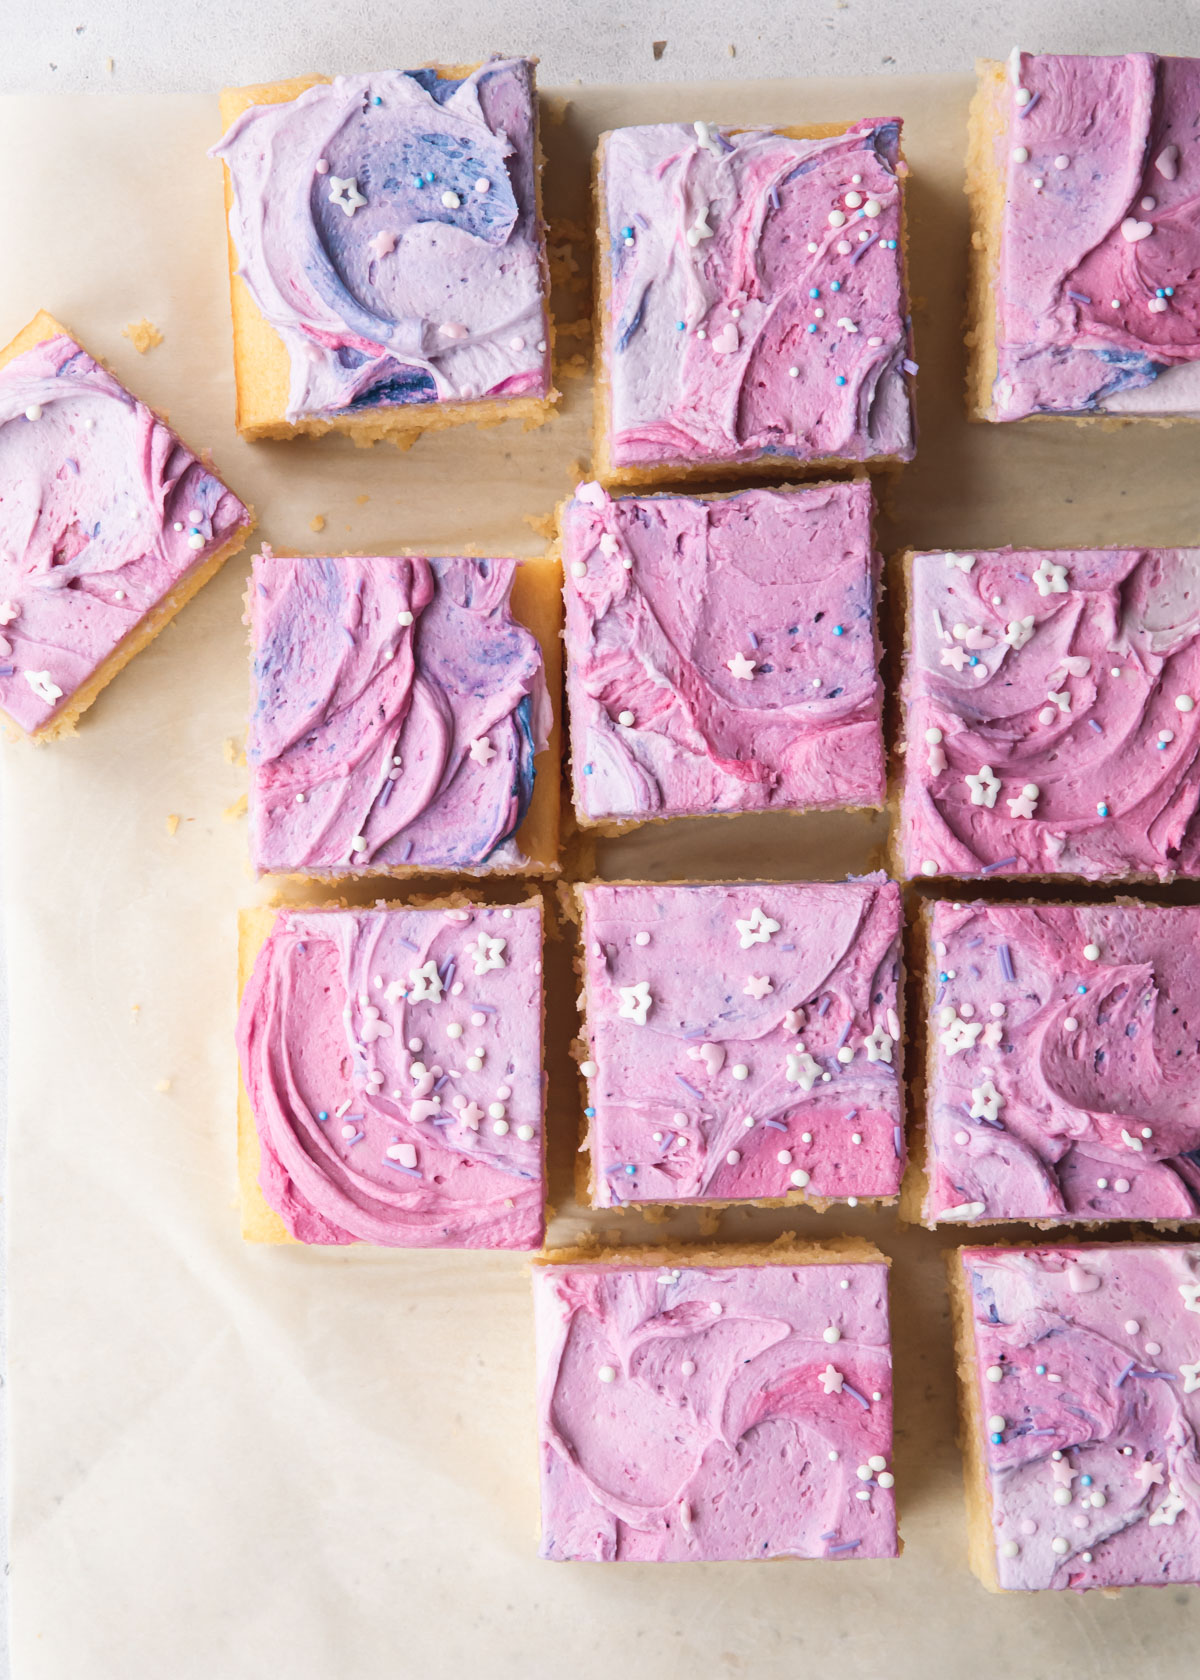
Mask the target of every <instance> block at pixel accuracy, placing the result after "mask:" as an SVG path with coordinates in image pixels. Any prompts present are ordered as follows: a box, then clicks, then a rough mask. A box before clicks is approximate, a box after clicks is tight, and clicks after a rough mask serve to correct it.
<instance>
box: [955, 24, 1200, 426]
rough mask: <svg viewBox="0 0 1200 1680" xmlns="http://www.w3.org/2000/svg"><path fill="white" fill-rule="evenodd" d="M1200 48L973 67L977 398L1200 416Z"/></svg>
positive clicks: (1001, 414) (977, 408)
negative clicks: (1180, 53) (1191, 52)
mask: <svg viewBox="0 0 1200 1680" xmlns="http://www.w3.org/2000/svg"><path fill="white" fill-rule="evenodd" d="M1198 106H1200V58H1160V57H1158V55H1157V54H1155V53H1124V54H1121V55H1119V56H1117V57H1107V58H1105V57H1096V58H1089V57H1084V56H1082V55H1074V54H1060V53H1023V52H1014V53H1013V55H1012V57H1011V58H1010V59H1009V61H1008V63H1007V64H997V63H983V64H980V65H979V91H978V94H977V95H976V98H975V101H974V103H973V105H972V107H971V141H970V152H969V156H968V164H967V192H968V194H969V196H970V199H971V218H972V224H973V232H972V247H973V249H972V279H971V287H970V300H971V301H970V332H969V334H968V338H967V342H968V345H969V346H970V348H971V366H970V373H969V376H968V389H969V407H970V411H971V415H972V418H974V419H976V420H1023V419H1025V418H1026V417H1027V416H1029V415H1040V416H1046V415H1073V416H1076V417H1078V416H1080V415H1083V416H1094V415H1112V414H1116V415H1121V416H1123V417H1125V418H1129V419H1137V418H1141V417H1146V416H1149V417H1152V418H1155V419H1171V418H1180V417H1186V418H1193V419H1194V418H1195V417H1196V416H1197V415H1200V365H1198V364H1200V333H1198V331H1197V328H1198V326H1200V292H1198V291H1197V287H1196V284H1195V275H1196V272H1197V269H1198V268H1200V200H1198V199H1197V196H1196V190H1195V174H1196V169H1197V167H1198V166H1200V138H1198V137H1197V131H1196V110H1197V107H1198Z"/></svg>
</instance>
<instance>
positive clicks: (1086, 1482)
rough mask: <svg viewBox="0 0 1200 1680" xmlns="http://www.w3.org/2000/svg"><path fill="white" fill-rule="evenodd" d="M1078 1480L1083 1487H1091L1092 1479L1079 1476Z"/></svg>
mask: <svg viewBox="0 0 1200 1680" xmlns="http://www.w3.org/2000/svg"><path fill="white" fill-rule="evenodd" d="M1079 1480H1080V1482H1081V1483H1082V1485H1083V1486H1084V1487H1091V1485H1092V1478H1091V1477H1090V1476H1080V1478H1079Z"/></svg>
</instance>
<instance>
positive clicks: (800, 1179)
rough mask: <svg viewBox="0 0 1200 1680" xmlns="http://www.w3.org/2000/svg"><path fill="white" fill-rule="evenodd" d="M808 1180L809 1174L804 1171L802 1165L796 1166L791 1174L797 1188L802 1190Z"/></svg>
mask: <svg viewBox="0 0 1200 1680" xmlns="http://www.w3.org/2000/svg"><path fill="white" fill-rule="evenodd" d="M808 1180H809V1175H808V1173H806V1172H805V1170H804V1168H803V1167H797V1168H796V1171H795V1172H794V1173H793V1174H792V1183H793V1184H794V1185H795V1186H796V1188H797V1190H803V1189H804V1188H805V1186H806V1185H807V1183H808Z"/></svg>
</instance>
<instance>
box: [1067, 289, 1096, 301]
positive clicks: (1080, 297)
mask: <svg viewBox="0 0 1200 1680" xmlns="http://www.w3.org/2000/svg"><path fill="white" fill-rule="evenodd" d="M1067 296H1068V297H1069V298H1074V299H1075V302H1076V303H1091V301H1092V300H1091V298H1090V297H1088V296H1087V294H1086V293H1085V292H1073V291H1071V290H1070V288H1069V287H1068V289H1067Z"/></svg>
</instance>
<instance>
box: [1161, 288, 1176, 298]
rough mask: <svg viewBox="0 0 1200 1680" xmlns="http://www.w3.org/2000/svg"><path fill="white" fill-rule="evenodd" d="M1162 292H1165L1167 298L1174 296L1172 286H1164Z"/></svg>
mask: <svg viewBox="0 0 1200 1680" xmlns="http://www.w3.org/2000/svg"><path fill="white" fill-rule="evenodd" d="M1163 290H1164V291H1165V292H1166V294H1167V296H1168V297H1174V296H1175V288H1174V286H1165V287H1164V288H1163Z"/></svg>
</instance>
